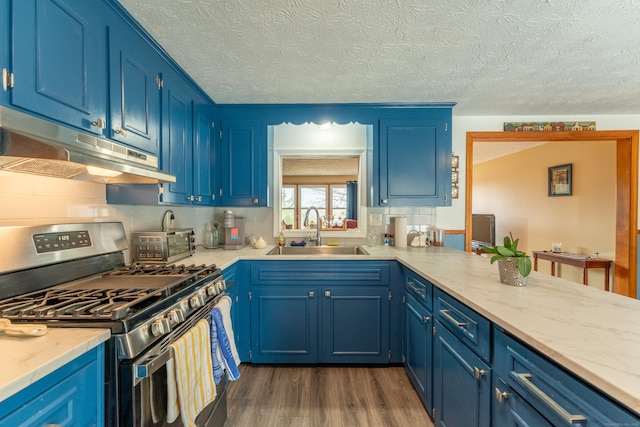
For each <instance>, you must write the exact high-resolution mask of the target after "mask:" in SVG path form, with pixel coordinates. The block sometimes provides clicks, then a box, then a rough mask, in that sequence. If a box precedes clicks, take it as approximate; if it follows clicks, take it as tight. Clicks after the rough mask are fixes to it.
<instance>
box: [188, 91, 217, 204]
mask: <svg viewBox="0 0 640 427" xmlns="http://www.w3.org/2000/svg"><path fill="white" fill-rule="evenodd" d="M214 123H215V117H214V110H213V107H212V106H211V105H210V104H205V103H202V102H198V103H196V104H195V105H194V109H193V155H194V158H193V174H194V175H193V194H194V196H195V200H194V203H195V204H196V205H202V206H215V205H217V204H218V201H219V197H217V195H216V189H217V188H219V186H220V183H219V178H218V176H219V170H220V169H219V168H217V167H216V166H217V164H216V156H215V155H216V154H217V153H216V150H215V149H216V144H215V142H216V141H217V140H218V139H217V138H215V134H216V132H217V129H215V126H214Z"/></svg>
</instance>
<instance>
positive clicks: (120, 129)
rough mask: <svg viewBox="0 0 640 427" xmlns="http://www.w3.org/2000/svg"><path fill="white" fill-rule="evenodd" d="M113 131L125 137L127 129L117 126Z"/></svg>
mask: <svg viewBox="0 0 640 427" xmlns="http://www.w3.org/2000/svg"><path fill="white" fill-rule="evenodd" d="M114 132H115V133H116V134H117V135H120V136H123V137H125V138H126V137H127V130H126V129H125V128H119V129H115V130H114Z"/></svg>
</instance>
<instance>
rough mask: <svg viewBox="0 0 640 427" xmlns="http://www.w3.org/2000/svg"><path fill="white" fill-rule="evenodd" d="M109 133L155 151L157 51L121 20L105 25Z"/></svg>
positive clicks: (149, 150)
mask: <svg viewBox="0 0 640 427" xmlns="http://www.w3.org/2000/svg"><path fill="white" fill-rule="evenodd" d="M109 59H110V64H109V72H110V74H109V81H110V84H111V86H110V93H109V97H110V102H111V128H112V129H111V132H110V135H109V137H111V138H113V139H116V140H118V141H121V142H123V143H125V144H128V145H130V146H132V147H136V148H139V149H141V150H144V151H146V152H149V153H152V154H157V153H158V137H159V132H160V89H159V81H160V80H159V72H160V69H161V65H162V60H161V58H160V56H159V54H158V53H157V52H156V51H155V50H153V48H152V47H151V46H150V45H149V44H148V43H147V42H146V41H145V40H144V39H143V38H142V36H140V35H139V34H138V33H136V32H135V31H134V30H133V29H131V28H129V27H126V26H125V24H124V23H115V24H114V25H113V26H112V27H110V28H109Z"/></svg>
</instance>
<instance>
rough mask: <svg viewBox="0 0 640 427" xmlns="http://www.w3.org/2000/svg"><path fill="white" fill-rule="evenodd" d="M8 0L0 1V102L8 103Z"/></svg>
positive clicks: (9, 13) (9, 20) (9, 19)
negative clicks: (0, 83)
mask: <svg viewBox="0 0 640 427" xmlns="http://www.w3.org/2000/svg"><path fill="white" fill-rule="evenodd" d="M9 6H10V3H9V2H8V1H3V2H0V72H2V76H0V78H2V87H1V88H0V104H3V105H6V104H9V88H8V86H7V85H8V83H9V82H8V81H7V79H8V78H9V72H10V68H9V58H10V57H9V51H10V45H9V31H10V28H11V9H10V7H9Z"/></svg>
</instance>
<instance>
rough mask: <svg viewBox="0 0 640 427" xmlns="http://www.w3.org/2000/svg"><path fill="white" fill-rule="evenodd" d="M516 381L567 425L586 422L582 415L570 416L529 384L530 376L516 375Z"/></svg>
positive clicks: (533, 385) (556, 403) (534, 386)
mask: <svg viewBox="0 0 640 427" xmlns="http://www.w3.org/2000/svg"><path fill="white" fill-rule="evenodd" d="M513 374H514V375H515V376H516V379H517V380H518V381H520V383H521V384H522V385H523V386H524V387H525V388H527V389H528V390H529V391H530V392H532V393H533V394H535V395H536V396H537V397H538V398H539V399H540V400H542V401H543V402H544V403H545V404H546V405H547V406H549V407H550V408H551V409H552V410H553V411H555V412H556V413H557V414H558V415H560V416H561V417H562V418H563V419H564V420H565V421H566V422H567V423H569V424H581V423H584V422H586V421H587V419H586V418H585V417H584V416H582V415H572V414H570V413H569V412H567V410H566V409H564V408H563V407H562V406H560V405H559V404H558V402H556V401H555V400H553V399H552V398H551V397H549V396H548V395H547V394H546V393H545V392H544V391H542V390H540V389H539V388H538V387H537V386H536V385H535V384H534V383H533V382H531V377H532V375H531V374H516V373H515V372H514V373H513Z"/></svg>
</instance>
